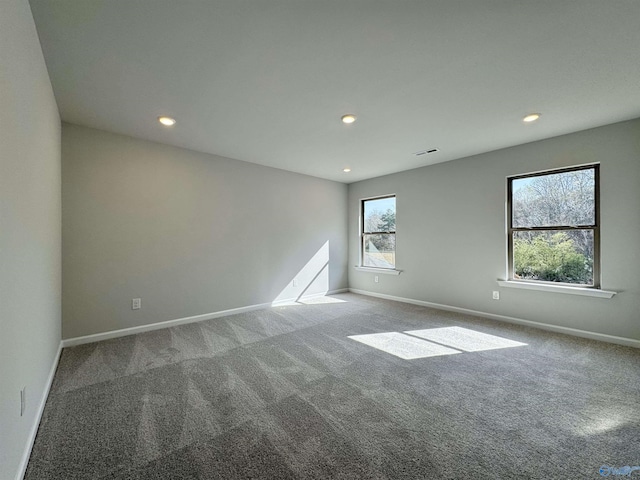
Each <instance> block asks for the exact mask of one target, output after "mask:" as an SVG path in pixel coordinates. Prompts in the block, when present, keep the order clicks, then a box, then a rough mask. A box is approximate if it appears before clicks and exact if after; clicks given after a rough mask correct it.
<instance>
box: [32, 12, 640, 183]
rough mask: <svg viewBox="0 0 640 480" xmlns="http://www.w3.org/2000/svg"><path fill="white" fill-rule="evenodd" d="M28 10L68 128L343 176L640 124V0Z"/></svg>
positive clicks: (355, 177)
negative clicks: (527, 120)
mask: <svg viewBox="0 0 640 480" xmlns="http://www.w3.org/2000/svg"><path fill="white" fill-rule="evenodd" d="M31 6H32V10H33V14H34V18H35V20H36V25H37V29H38V32H39V35H40V41H41V43H42V47H43V50H44V55H45V59H46V61H47V65H48V68H49V74H50V76H51V80H52V83H53V87H54V91H55V95H56V99H57V101H58V106H59V109H60V113H61V116H62V119H63V120H64V121H67V122H71V123H75V124H80V125H86V126H90V127H95V128H100V129H103V130H107V131H111V132H116V133H123V134H127V135H131V136H134V137H138V138H143V139H148V140H153V141H156V142H161V143H165V144H170V145H176V146H180V147H185V148H190V149H193V150H198V151H202V152H208V153H213V154H217V155H222V156H225V157H230V158H235V159H239V160H244V161H248V162H253V163H259V164H263V165H269V166H272V167H276V168H282V169H286V170H291V171H294V172H300V173H305V174H309V175H314V176H317V177H322V178H327V179H331V180H337V181H341V182H347V183H350V182H353V181H357V180H362V179H366V178H371V177H376V176H379V175H384V174H388V173H392V172H397V171H401V170H407V169H410V168H415V167H419V166H422V165H427V164H430V163H437V162H443V161H448V160H453V159H456V158H461V157H465V156H468V155H472V154H476V153H481V152H486V151H490V150H495V149H498V148H503V147H507V146H512V145H518V144H522V143H526V142H531V141H534V140H539V139H543V138H548V137H552V136H556V135H561V134H564V133H569V132H574V131H578V130H583V129H585V128H590V127H595V126H599V125H605V124H608V123H613V122H617V121H622V120H627V119H631V118H637V117H640V1H638V0H535V1H530V0H440V1H435V0H395V1H394V0H202V1H197V0H182V1H177V0H134V1H132V0H31ZM528 112H541V113H542V118H541V119H540V120H539V121H538V122H536V123H534V124H524V123H523V122H522V121H521V119H522V117H523V116H524V115H525V114H526V113H528ZM345 113H355V114H356V115H357V116H358V120H357V121H356V123H354V124H353V125H350V126H346V125H343V124H342V123H341V122H340V116H341V115H343V114H345ZM163 114H164V115H171V116H174V117H175V118H176V119H177V120H178V123H177V124H176V126H174V127H173V128H171V129H167V128H165V127H162V126H161V125H160V124H159V123H158V122H157V121H156V117H157V116H158V115H163ZM432 147H437V148H439V149H440V152H438V153H436V154H433V155H429V156H422V157H416V156H414V155H413V153H414V152H416V151H420V150H425V149H429V148H432ZM345 166H349V167H351V168H352V172H351V173H348V174H346V173H343V172H342V169H343V168H344V167H345Z"/></svg>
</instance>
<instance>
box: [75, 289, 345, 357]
mask: <svg viewBox="0 0 640 480" xmlns="http://www.w3.org/2000/svg"><path fill="white" fill-rule="evenodd" d="M348 291H349V289H348V288H341V289H338V290H330V291H328V292H327V293H319V294H312V295H304V296H303V297H301V298H290V299H286V300H279V301H278V302H275V303H258V304H255V305H249V306H246V307H239V308H231V309H229V310H220V311H218V312H212V313H203V314H202V315H194V316H192V317H184V318H176V319H174V320H165V321H163V322H156V323H149V324H147V325H140V326H138V327H129V328H122V329H120V330H111V331H109V332H102V333H94V334H92V335H85V336H82V337H73V338H67V339H65V340H62V347H63V348H66V347H74V346H76V345H83V344H85V343H93V342H100V341H102V340H109V339H111V338H118V337H126V336H127V335H135V334H137V333H143V332H150V331H153V330H160V329H163V328H169V327H176V326H178V325H186V324H188V323H194V322H202V321H204V320H211V319H213V318H219V317H226V316H228V315H236V314H238V313H245V312H251V311H254V310H262V309H265V308H270V307H275V306H278V305H279V304H284V303H288V302H295V301H296V300H300V299H305V300H306V299H311V298H316V297H321V296H325V295H333V294H336V293H344V292H348Z"/></svg>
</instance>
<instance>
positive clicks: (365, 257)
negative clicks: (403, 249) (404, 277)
mask: <svg viewBox="0 0 640 480" xmlns="http://www.w3.org/2000/svg"><path fill="white" fill-rule="evenodd" d="M362 252H363V253H362V265H363V266H364V267H378V268H395V266H396V235H395V234H394V233H379V234H375V235H370V234H365V235H363V248H362Z"/></svg>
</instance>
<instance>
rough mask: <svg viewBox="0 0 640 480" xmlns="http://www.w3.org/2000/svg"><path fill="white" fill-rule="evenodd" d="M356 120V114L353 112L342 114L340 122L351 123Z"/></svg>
mask: <svg viewBox="0 0 640 480" xmlns="http://www.w3.org/2000/svg"><path fill="white" fill-rule="evenodd" d="M355 121H356V116H355V115H354V114H353V113H347V114H346V115H343V116H342V123H353V122H355Z"/></svg>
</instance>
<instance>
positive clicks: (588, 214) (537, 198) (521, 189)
mask: <svg viewBox="0 0 640 480" xmlns="http://www.w3.org/2000/svg"><path fill="white" fill-rule="evenodd" d="M512 192H513V196H512V212H513V223H512V225H513V227H514V228H519V227H525V228H526V227H551V226H562V225H565V226H584V225H595V223H596V220H595V218H596V216H595V169H593V168H589V169H586V170H575V171H573V172H563V173H552V174H549V175H541V176H537V177H528V178H519V179H514V180H512Z"/></svg>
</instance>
